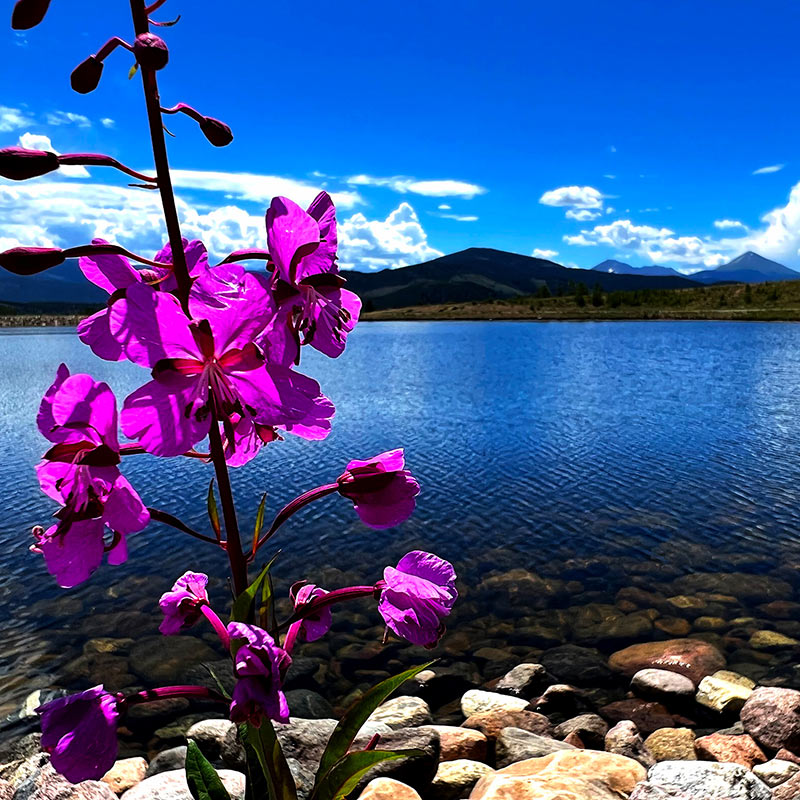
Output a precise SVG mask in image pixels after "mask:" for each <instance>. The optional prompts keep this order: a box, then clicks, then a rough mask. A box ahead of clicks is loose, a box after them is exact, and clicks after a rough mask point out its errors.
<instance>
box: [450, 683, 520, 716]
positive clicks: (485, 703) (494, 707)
mask: <svg viewBox="0 0 800 800" xmlns="http://www.w3.org/2000/svg"><path fill="white" fill-rule="evenodd" d="M527 707H528V701H527V700H526V699H525V698H523V697H511V696H510V695H507V694H499V693H497V692H484V691H483V690H481V689H468V690H467V691H466V692H464V695H463V696H462V698H461V711H462V713H463V714H464V716H465V717H471V716H472V715H473V714H483V713H484V712H486V711H522V710H523V709H524V708H527Z"/></svg>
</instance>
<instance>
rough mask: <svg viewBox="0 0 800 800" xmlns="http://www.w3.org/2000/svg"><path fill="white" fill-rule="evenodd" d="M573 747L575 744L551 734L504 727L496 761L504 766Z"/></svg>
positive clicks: (499, 739)
mask: <svg viewBox="0 0 800 800" xmlns="http://www.w3.org/2000/svg"><path fill="white" fill-rule="evenodd" d="M573 749H574V747H573V745H571V744H568V743H567V742H560V741H558V739H552V738H551V737H549V736H540V735H539V734H537V733H530V732H529V731H523V730H521V729H520V728H503V730H502V731H500V735H499V736H498V737H497V741H496V742H495V761H494V763H495V764H496V765H497V767H498V768H502V767H507V766H508V765H509V764H515V763H516V762H518V761H525V760H527V759H529V758H540V757H541V756H546V755H549V754H550V753H555V752H557V751H558V750H573Z"/></svg>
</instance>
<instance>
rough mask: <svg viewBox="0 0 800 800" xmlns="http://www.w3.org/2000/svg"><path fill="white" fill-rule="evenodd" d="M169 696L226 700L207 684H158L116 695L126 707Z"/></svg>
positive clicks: (221, 701)
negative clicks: (154, 686) (142, 689)
mask: <svg viewBox="0 0 800 800" xmlns="http://www.w3.org/2000/svg"><path fill="white" fill-rule="evenodd" d="M170 697H195V698H198V699H201V700H216V701H217V702H219V703H227V702H228V701H227V700H226V699H225V698H224V697H223V696H222V695H221V694H220V693H219V692H215V691H214V690H213V689H209V688H208V687H207V686H160V687H159V688H157V689H145V690H144V691H141V692H136V694H132V695H128V696H127V697H125V696H123V695H118V698H119V702H120V704H121V705H123V706H127V707H130V706H136V705H139V704H140V703H152V702H153V701H154V700H165V699H167V698H170Z"/></svg>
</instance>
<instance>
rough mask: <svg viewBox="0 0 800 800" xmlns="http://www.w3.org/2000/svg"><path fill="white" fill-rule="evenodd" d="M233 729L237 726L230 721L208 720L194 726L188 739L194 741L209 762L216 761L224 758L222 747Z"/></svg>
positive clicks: (187, 732) (188, 733)
mask: <svg viewBox="0 0 800 800" xmlns="http://www.w3.org/2000/svg"><path fill="white" fill-rule="evenodd" d="M231 729H234V730H235V729H236V725H234V723H232V722H231V721H230V720H228V719H206V720H203V721H202V722H196V723H195V724H194V725H192V726H191V728H189V730H188V731H186V738H187V739H191V740H192V741H194V742H195V743H196V744H197V746H198V747H199V748H200V752H201V753H202V754H203V755H204V756H205V757H206V758H207V759H208V760H209V761H216V760H217V759H219V758H221V757H222V746H223V743H224V742H225V737H226V736H227V735H228V734H229V733H230V732H231Z"/></svg>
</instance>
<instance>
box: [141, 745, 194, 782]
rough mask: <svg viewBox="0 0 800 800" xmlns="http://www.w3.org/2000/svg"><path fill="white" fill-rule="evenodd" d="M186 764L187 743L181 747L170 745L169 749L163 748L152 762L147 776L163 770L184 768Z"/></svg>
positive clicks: (170, 770) (169, 770) (172, 770)
mask: <svg viewBox="0 0 800 800" xmlns="http://www.w3.org/2000/svg"><path fill="white" fill-rule="evenodd" d="M184 766H186V745H185V744H182V745H180V747H170V748H169V749H168V750H162V751H161V752H160V753H159V754H158V755H157V756H156V757H155V758H154V759H153V760H152V761H151V762H150V766H148V768H147V773H146V776H145V777H147V778H150V777H152V776H153V775H158V774H159V773H161V772H174V771H175V770H180V769H183V768H184Z"/></svg>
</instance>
